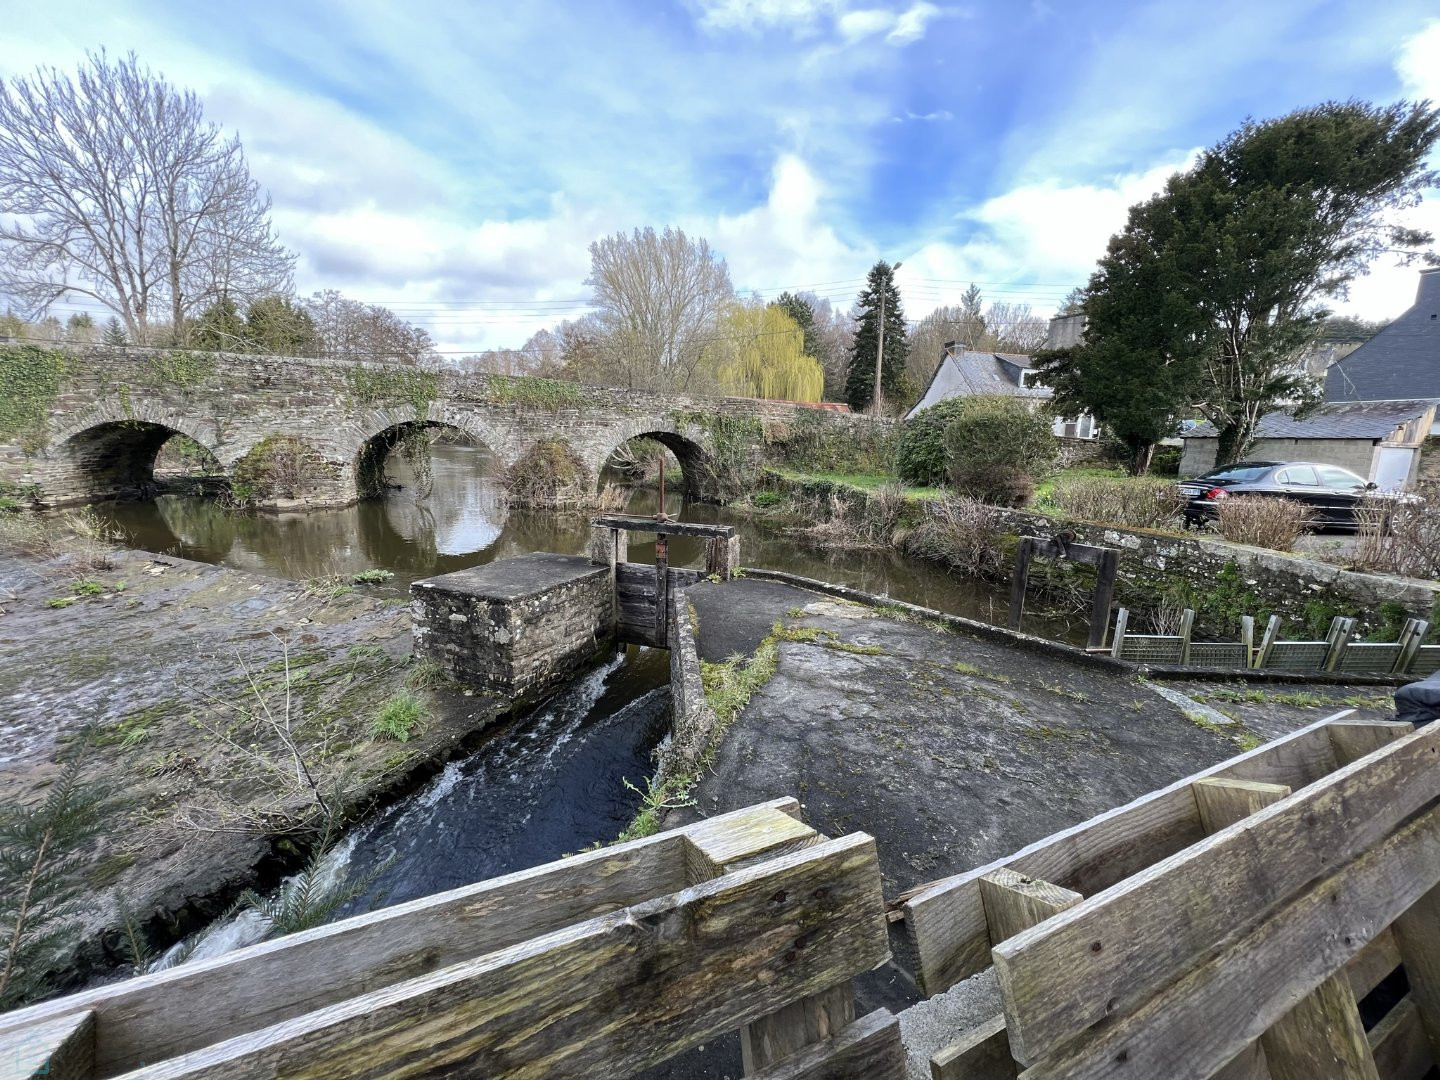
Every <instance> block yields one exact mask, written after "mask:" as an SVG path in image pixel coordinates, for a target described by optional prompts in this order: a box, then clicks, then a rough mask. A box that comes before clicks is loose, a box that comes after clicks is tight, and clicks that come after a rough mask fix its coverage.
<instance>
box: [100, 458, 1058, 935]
mask: <svg viewBox="0 0 1440 1080" xmlns="http://www.w3.org/2000/svg"><path fill="white" fill-rule="evenodd" d="M389 471H390V474H391V479H392V480H394V481H395V482H396V483H397V484H398V485H399V488H398V490H395V491H392V492H391V493H390V494H389V495H388V496H387V497H385V498H384V499H380V500H375V501H371V502H366V503H361V504H359V505H356V506H352V507H348V508H346V509H343V510H328V511H317V512H314V513H309V514H285V515H270V514H259V515H254V514H236V513H233V512H231V511H228V510H226V509H224V508H223V507H221V506H219V505H218V504H216V503H214V502H212V501H208V500H204V499H198V498H181V497H174V496H165V497H161V498H157V499H154V500H151V501H148V502H136V503H120V504H113V505H109V506H105V507H98V508H97V511H98V512H100V513H101V514H102V515H103V516H105V517H107V518H108V519H109V520H110V521H111V522H113V523H114V524H115V525H117V526H119V527H120V528H121V529H123V530H124V531H125V532H126V533H127V534H128V536H129V537H130V540H131V542H132V543H133V544H134V545H135V546H137V547H141V548H145V549H147V550H152V551H157V552H163V553H169V554H173V555H176V556H181V557H185V558H190V559H195V560H198V561H202V562H210V563H218V564H220V565H224V566H230V567H234V568H236V569H241V570H247V571H251V572H255V573H260V574H267V575H271V576H278V577H286V578H291V579H297V580H304V579H308V578H311V577H318V576H324V575H328V574H352V573H356V572H358V571H361V570H365V569H369V568H371V567H377V568H381V569H386V570H390V571H392V572H393V573H394V574H395V579H394V581H393V582H392V583H391V585H390V586H389V587H390V588H392V589H395V590H403V591H408V588H409V585H410V583H411V582H412V581H414V580H416V579H418V578H422V577H429V576H432V575H435V574H444V573H449V572H451V571H454V570H460V569H464V568H466V567H470V566H476V565H479V564H483V563H488V562H491V561H494V560H496V559H503V558H508V557H510V556H514V555H521V554H525V553H527V552H532V551H554V552H561V553H579V552H582V551H583V550H584V549H585V546H586V541H587V539H588V535H589V524H588V517H587V516H586V515H577V514H555V513H541V512H533V511H518V510H512V509H509V508H507V507H506V506H505V505H504V502H503V500H501V499H500V498H498V497H497V488H496V485H495V481H494V471H495V470H494V467H493V459H492V458H491V456H490V455H489V453H488V452H487V451H485V450H484V449H483V448H480V447H472V446H465V445H454V444H440V445H437V446H436V447H435V448H434V454H433V472H434V487H433V490H432V493H431V495H430V496H429V498H426V499H417V498H416V497H415V495H414V493H413V489H412V483H411V480H412V478H411V477H410V476H409V475H408V474H407V473H406V472H405V469H404V466H403V464H402V463H400V462H399V461H398V460H392V462H391V464H390V468H389ZM656 509H657V493H656V492H655V491H653V490H644V489H641V490H637V491H636V492H635V493H634V494H633V496H632V497H631V501H630V504H629V506H628V507H627V510H628V512H630V513H635V514H644V515H650V514H653V513H654V512H655V511H656ZM667 509H668V511H669V512H670V513H671V514H672V515H675V516H678V517H680V518H681V519H682V520H690V521H705V522H716V523H725V524H734V525H736V526H738V527H739V529H740V531H741V536H742V539H741V553H742V559H743V561H744V562H745V563H746V565H749V566H757V567H764V568H768V569H776V570H784V571H789V572H792V573H797V574H802V575H805V576H807V577H812V578H819V579H822V580H826V581H831V582H836V583H839V584H846V585H851V586H854V587H856V588H860V589H864V590H866V591H868V592H872V593H877V594H886V595H889V596H892V597H894V598H896V599H901V600H906V601H909V602H912V603H916V604H921V605H923V606H926V607H931V608H936V609H939V610H942V611H948V612H952V613H956V614H962V615H967V616H970V617H972V618H977V619H982V620H986V621H991V622H994V621H999V620H1003V617H1004V613H1005V609H1006V604H1007V598H1006V596H1005V595H1004V594H1003V592H1002V591H1000V590H997V589H995V588H994V587H993V586H990V585H988V584H985V583H981V582H973V581H967V580H965V579H962V578H959V577H957V576H955V575H952V574H950V573H948V572H946V571H945V570H944V569H942V568H940V567H937V566H933V565H930V564H926V563H920V562H914V561H910V560H906V559H903V558H902V557H900V556H899V555H897V554H893V553H889V552H881V553H871V552H854V551H838V552H831V553H822V552H817V551H815V550H813V549H811V548H808V547H806V546H804V545H801V544H799V543H798V542H796V541H795V540H794V539H793V538H791V537H788V536H786V535H785V534H784V533H783V531H782V530H781V529H779V528H778V527H776V526H775V525H773V524H771V523H769V522H768V521H763V520H754V519H744V518H739V517H736V516H735V515H732V514H730V513H729V512H727V511H726V510H725V509H723V508H719V507H714V506H708V505H683V504H682V501H681V499H680V498H679V496H678V495H676V494H674V493H672V494H671V497H670V499H669V500H668V505H667ZM670 556H671V563H672V565H677V566H682V565H699V564H700V562H701V560H702V558H703V552H702V549H701V544H700V542H699V541H694V540H687V539H686V538H683V537H676V538H672V540H671V548H670ZM630 557H631V559H632V560H635V561H640V562H649V561H652V560H653V558H654V553H653V541H652V542H649V543H646V542H643V541H642V542H638V543H636V544H634V545H633V546H632V548H631V552H630ZM1026 629H1028V630H1031V631H1032V632H1035V633H1042V634H1047V635H1048V636H1054V637H1069V636H1070V635H1072V634H1073V633H1074V630H1073V629H1072V628H1071V627H1068V626H1064V625H1045V624H1041V623H1039V622H1038V621H1037V623H1036V625H1034V626H1031V625H1027V627H1026ZM1081 632H1082V633H1083V630H1082V631H1081ZM668 683H669V656H668V653H666V652H664V651H661V650H653V649H641V648H637V647H630V648H628V649H626V650H625V651H623V652H622V653H620V654H619V655H617V656H616V657H615V658H614V659H612V660H611V661H609V662H607V663H606V664H604V665H602V666H601V667H599V668H596V669H595V670H593V671H591V672H590V673H588V674H586V675H584V676H582V677H581V678H579V679H577V680H576V681H575V682H573V683H571V684H570V685H569V686H568V687H566V688H565V689H564V690H563V691H562V692H560V693H559V694H557V695H556V696H555V697H553V698H551V699H550V700H549V701H548V702H546V703H544V704H543V705H541V706H540V707H538V708H536V709H534V710H532V711H530V712H528V713H526V714H523V715H520V716H518V717H516V718H514V719H512V720H511V721H510V722H508V723H507V724H506V725H504V726H503V727H502V728H500V729H497V730H496V731H494V732H492V733H491V734H490V735H488V736H487V738H486V739H485V741H484V742H483V743H482V744H481V745H480V746H479V747H478V748H477V749H476V750H475V751H473V752H472V753H471V754H470V755H469V756H467V757H465V758H464V759H461V760H457V761H454V762H451V763H450V764H449V765H447V766H446V767H445V769H444V770H443V771H442V772H441V773H440V774H439V775H437V776H436V777H435V778H434V779H433V780H432V781H430V783H429V784H427V785H426V786H425V787H423V788H422V789H420V790H419V791H417V792H415V793H414V794H412V795H411V796H409V797H408V798H406V799H404V800H402V801H401V802H399V803H397V804H395V805H393V806H391V807H389V808H387V809H385V810H383V811H381V812H380V813H378V814H376V815H374V816H372V817H371V818H369V819H368V820H366V821H365V822H363V823H361V824H360V825H359V826H357V827H356V828H355V829H353V830H352V831H351V832H350V833H349V834H348V835H347V836H346V837H345V838H344V841H343V842H342V843H341V844H340V845H339V846H338V847H337V848H336V850H335V852H334V857H333V859H332V864H333V865H332V867H331V869H332V870H333V871H334V872H335V873H336V874H337V875H338V874H339V873H340V872H341V871H344V872H346V873H348V875H349V876H351V878H352V879H353V878H355V877H359V876H363V875H365V874H367V873H371V872H373V871H374V870H375V868H377V867H382V866H383V870H380V871H379V873H378V876H377V877H376V879H375V881H374V882H373V884H372V886H371V887H370V889H369V890H368V892H367V893H366V894H365V895H364V896H361V897H359V898H358V899H357V900H356V901H354V902H353V903H352V904H351V905H350V906H349V909H348V912H349V913H354V912H356V911H361V910H366V909H367V908H369V907H370V906H372V905H374V904H377V903H378V904H393V903H399V902H402V901H405V900H409V899H413V898H415V897H419V896H425V895H429V894H431V893H435V892H439V891H442V890H445V889H450V888H454V887H457V886H460V885H465V884H469V883H471V882H474V881H479V880H481V879H483V878H487V877H492V876H495V875H498V874H504V873H509V872H511V871H514V870H518V869H523V868H525V867H529V866H534V865H537V864H540V863H543V862H547V861H550V860H553V859H557V858H559V857H560V856H562V855H564V854H567V853H569V852H574V851H578V850H581V849H582V848H585V847H587V846H589V845H591V844H593V843H596V842H605V841H609V840H612V839H614V837H615V836H616V835H617V834H618V833H619V832H620V831H621V830H622V829H623V828H624V826H625V824H626V823H627V822H628V821H629V820H630V819H631V817H632V816H633V815H634V813H635V812H636V810H637V809H638V807H639V795H638V792H637V791H636V790H634V789H633V788H642V789H643V787H644V784H645V778H646V777H647V776H648V775H649V774H650V773H651V772H652V771H653V761H652V753H653V751H654V749H655V747H656V746H657V745H659V743H660V741H661V740H662V739H663V738H664V736H665V734H666V733H667V732H668V730H669V698H668V693H667V687H668ZM629 785H633V788H632V787H631V786H629ZM263 931H264V927H263V925H260V924H258V923H257V922H256V921H255V920H254V919H253V918H251V919H245V918H242V919H241V920H238V921H236V922H233V923H231V924H229V925H227V926H226V927H223V928H221V929H220V931H219V932H218V933H216V934H214V935H213V936H212V938H211V940H208V941H206V942H205V944H204V946H203V947H202V949H201V951H200V952H199V953H198V954H197V955H199V956H205V955H212V954H214V953H215V952H217V951H223V950H225V949H228V948H236V947H239V946H242V945H245V944H249V943H250V942H252V941H253V940H256V939H257V936H258V935H259V934H262V933H263Z"/></svg>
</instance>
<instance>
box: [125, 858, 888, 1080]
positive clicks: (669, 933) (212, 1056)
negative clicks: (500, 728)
mask: <svg viewBox="0 0 1440 1080" xmlns="http://www.w3.org/2000/svg"><path fill="white" fill-rule="evenodd" d="M887 944H888V943H887V940H886V930H885V917H884V902H883V899H882V897H881V892H880V871H879V864H878V862H877V859H876V855H875V842H874V840H873V839H871V838H870V837H868V836H865V835H863V834H855V835H852V836H847V837H842V838H840V839H837V840H830V841H827V842H826V843H823V844H819V845H817V846H815V847H812V848H809V849H807V850H805V851H800V852H796V853H794V854H791V855H784V856H781V857H779V858H777V859H774V860H772V861H770V862H766V863H763V864H761V865H760V866H756V867H751V868H748V869H745V870H740V871H737V872H735V873H733V874H727V875H725V876H724V877H721V878H716V879H715V880H713V881H707V882H702V883H700V884H699V885H694V886H691V887H690V888H688V889H686V890H684V891H683V892H681V893H679V894H677V895H674V896H667V897H661V898H659V899H656V900H652V901H649V902H647V903H644V904H640V905H637V906H635V907H633V908H629V909H627V910H625V911H620V912H613V913H611V914H609V915H602V916H600V917H598V918H595V919H592V920H589V921H588V922H585V923H581V924H578V925H575V926H570V927H566V928H565V929H563V930H558V931H556V932H555V933H552V934H548V935H546V936H544V937H541V938H536V939H533V940H529V941H525V942H523V943H522V944H519V945H515V946H512V947H511V948H508V949H504V950H502V951H500V952H496V953H490V954H488V955H486V956H483V957H480V958H478V959H475V960H470V961H466V962H464V963H460V964H455V965H452V966H450V967H448V968H445V969H443V970H441V971H437V972H434V973H432V974H430V975H425V976H422V977H420V978H418V979H411V980H409V981H407V982H405V983H401V984H399V985H396V986H391V987H387V988H386V989H384V990H380V991H377V992H375V993H372V994H366V995H363V996H361V997H358V998H351V999H349V1000H346V1001H343V1002H341V1003H339V1004H336V1005H331V1006H329V1007H327V1008H325V1009H321V1010H319V1011H317V1012H313V1013H308V1014H306V1015H305V1016H302V1017H298V1018H296V1019H294V1020H290V1021H288V1022H285V1023H281V1024H277V1025H274V1026H272V1027H270V1028H266V1029H264V1030H262V1031H257V1032H252V1033H250V1034H247V1035H242V1036H239V1037H237V1038H235V1039H231V1040H229V1041H228V1042H226V1043H222V1044H220V1045H218V1046H213V1047H209V1048H206V1049H203V1050H199V1051H196V1052H194V1053H192V1054H188V1055H186V1056H185V1057H183V1058H179V1059H176V1060H173V1061H170V1062H165V1063H163V1064H160V1065H156V1066H152V1067H150V1068H146V1069H141V1070H138V1071H136V1072H134V1073H132V1074H128V1080H162V1078H164V1080H173V1078H178V1077H190V1078H198V1077H204V1078H206V1080H220V1078H234V1080H241V1078H245V1080H249V1078H252V1077H255V1076H265V1077H273V1078H275V1080H292V1078H299V1077H305V1078H307V1080H321V1078H327V1077H331V1078H334V1080H341V1078H349V1077H353V1076H355V1075H356V1073H355V1063H356V1062H357V1061H363V1062H364V1063H365V1069H366V1072H367V1073H368V1074H369V1075H372V1076H382V1075H387V1074H388V1075H398V1074H401V1073H402V1072H403V1074H404V1075H408V1076H422V1075H426V1074H427V1073H435V1074H440V1075H452V1076H454V1075H464V1076H496V1077H502V1076H503V1077H507V1078H508V1080H538V1078H540V1077H545V1078H547V1080H560V1078H571V1077H575V1078H579V1077H594V1076H601V1075H608V1076H628V1075H630V1074H631V1073H632V1072H635V1071H638V1070H640V1069H643V1068H647V1067H649V1066H651V1065H654V1064H656V1063H658V1062H660V1061H663V1060H665V1059H666V1058H668V1057H671V1056H673V1055H674V1054H676V1053H679V1052H681V1051H683V1050H685V1049H687V1048H689V1047H691V1046H694V1045H696V1044H698V1043H700V1042H704V1041H706V1040H708V1039H711V1038H714V1037H715V1036H716V1035H719V1034H720V1033H722V1032H725V1031H728V1030H732V1029H734V1028H736V1027H739V1026H740V1025H741V1024H745V1023H748V1022H750V1021H751V1020H755V1019H758V1018H759V1017H761V1016H765V1015H768V1014H770V1013H773V1012H774V1011H775V1010H777V1009H778V1008H780V1007H781V1006H783V1005H785V1004H787V1003H788V1002H790V1001H794V1000H795V999H797V998H800V997H804V996H807V995H810V994H814V993H817V992H819V991H820V990H823V989H826V988H827V987H831V986H834V985H835V984H836V983H838V982H841V981H842V980H845V979H848V978H851V977H852V976H854V975H856V974H858V973H859V972H862V971H868V970H870V969H871V968H872V967H875V966H876V965H878V964H880V963H883V962H884V961H885V960H886V959H887V958H888V956H889V950H888V947H887Z"/></svg>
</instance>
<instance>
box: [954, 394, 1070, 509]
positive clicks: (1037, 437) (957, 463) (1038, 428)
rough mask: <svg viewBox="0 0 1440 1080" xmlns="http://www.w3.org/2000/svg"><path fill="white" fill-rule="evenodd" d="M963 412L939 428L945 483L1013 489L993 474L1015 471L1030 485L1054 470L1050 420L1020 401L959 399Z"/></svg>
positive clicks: (1053, 446)
mask: <svg viewBox="0 0 1440 1080" xmlns="http://www.w3.org/2000/svg"><path fill="white" fill-rule="evenodd" d="M961 401H962V402H963V404H964V407H963V408H962V409H961V410H960V412H959V414H958V415H957V416H956V417H955V418H954V419H952V420H951V421H950V423H949V424H948V425H946V428H945V460H946V462H947V464H948V466H949V470H950V477H951V479H952V480H955V479H956V478H957V477H961V476H967V477H969V478H970V480H971V483H972V485H973V486H975V487H984V486H986V485H987V484H989V485H991V486H993V487H994V488H995V489H996V490H1001V491H1003V490H1006V489H1007V488H1008V487H1011V486H1013V484H1012V482H1011V481H1010V480H1009V479H1004V477H1006V475H1007V474H1006V473H1003V472H1002V471H1000V469H998V468H988V469H987V467H999V466H1003V467H1005V469H1008V470H1014V471H1018V472H1019V473H1021V474H1022V475H1024V476H1026V477H1028V478H1029V479H1031V480H1032V481H1033V480H1035V479H1037V478H1038V477H1041V476H1044V475H1045V474H1046V473H1047V472H1049V471H1050V470H1051V468H1053V467H1054V465H1055V453H1056V450H1057V446H1056V439H1055V433H1054V432H1053V431H1052V430H1051V419H1050V414H1049V413H1047V412H1044V411H1041V410H1038V409H1032V408H1031V407H1030V406H1029V405H1028V404H1027V403H1026V402H1025V401H1023V400H1021V399H1020V398H1012V397H973V398H962V399H961Z"/></svg>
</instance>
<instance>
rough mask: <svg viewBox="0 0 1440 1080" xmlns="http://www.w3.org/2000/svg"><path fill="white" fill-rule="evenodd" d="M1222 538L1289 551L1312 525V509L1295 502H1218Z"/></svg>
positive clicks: (1255, 498) (1256, 498) (1246, 498)
mask: <svg viewBox="0 0 1440 1080" xmlns="http://www.w3.org/2000/svg"><path fill="white" fill-rule="evenodd" d="M1216 510H1217V512H1218V514H1219V519H1218V522H1217V524H1218V525H1219V528H1220V535H1221V536H1223V537H1224V538H1225V539H1226V540H1231V541H1234V542H1235V543H1237V544H1253V545H1254V546H1255V547H1265V548H1272V549H1274V550H1275V551H1289V550H1291V549H1292V548H1293V547H1294V546H1295V541H1296V540H1298V539H1300V534H1301V533H1303V532H1304V531H1305V530H1306V529H1307V528H1308V527H1309V526H1310V524H1311V522H1312V520H1313V515H1312V514H1311V512H1310V508H1309V507H1308V506H1306V505H1305V504H1304V503H1301V502H1296V501H1295V500H1294V499H1274V498H1270V497H1269V496H1265V495H1237V496H1232V497H1231V498H1228V499H1222V500H1220V501H1219V502H1218V503H1216Z"/></svg>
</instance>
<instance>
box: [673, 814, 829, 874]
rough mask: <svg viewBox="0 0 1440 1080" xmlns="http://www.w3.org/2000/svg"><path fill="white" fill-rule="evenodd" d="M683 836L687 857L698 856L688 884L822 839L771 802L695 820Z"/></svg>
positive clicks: (809, 845) (811, 844)
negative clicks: (758, 809) (752, 810)
mask: <svg viewBox="0 0 1440 1080" xmlns="http://www.w3.org/2000/svg"><path fill="white" fill-rule="evenodd" d="M684 836H685V841H686V843H687V844H688V845H689V846H690V847H691V848H692V849H693V851H691V852H687V857H690V858H694V859H696V860H697V861H696V862H695V863H693V864H692V865H691V868H690V880H689V882H688V883H689V884H691V885H694V884H696V883H697V882H701V881H707V880H709V879H710V878H712V877H718V876H719V875H721V874H723V873H725V872H726V871H727V870H738V869H740V868H741V867H744V866H749V865H751V864H752V863H754V862H758V861H760V860H761V859H770V858H774V857H775V856H776V855H782V854H786V853H788V852H791V851H799V850H801V849H802V848H807V847H813V846H814V845H815V844H817V843H819V842H820V841H821V840H822V839H823V837H821V836H820V834H819V833H817V832H816V831H815V830H814V829H812V828H811V827H810V826H809V825H806V824H805V822H803V821H801V820H799V819H798V818H796V817H794V816H793V815H791V814H789V813H786V812H785V811H784V810H782V809H780V808H779V807H773V806H766V807H765V808H764V810H763V812H757V813H747V814H744V815H740V816H737V815H735V814H725V815H722V816H720V817H715V818H711V819H709V820H707V821H701V822H697V823H696V824H694V825H690V826H688V827H687V828H686V829H685V830H684Z"/></svg>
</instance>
